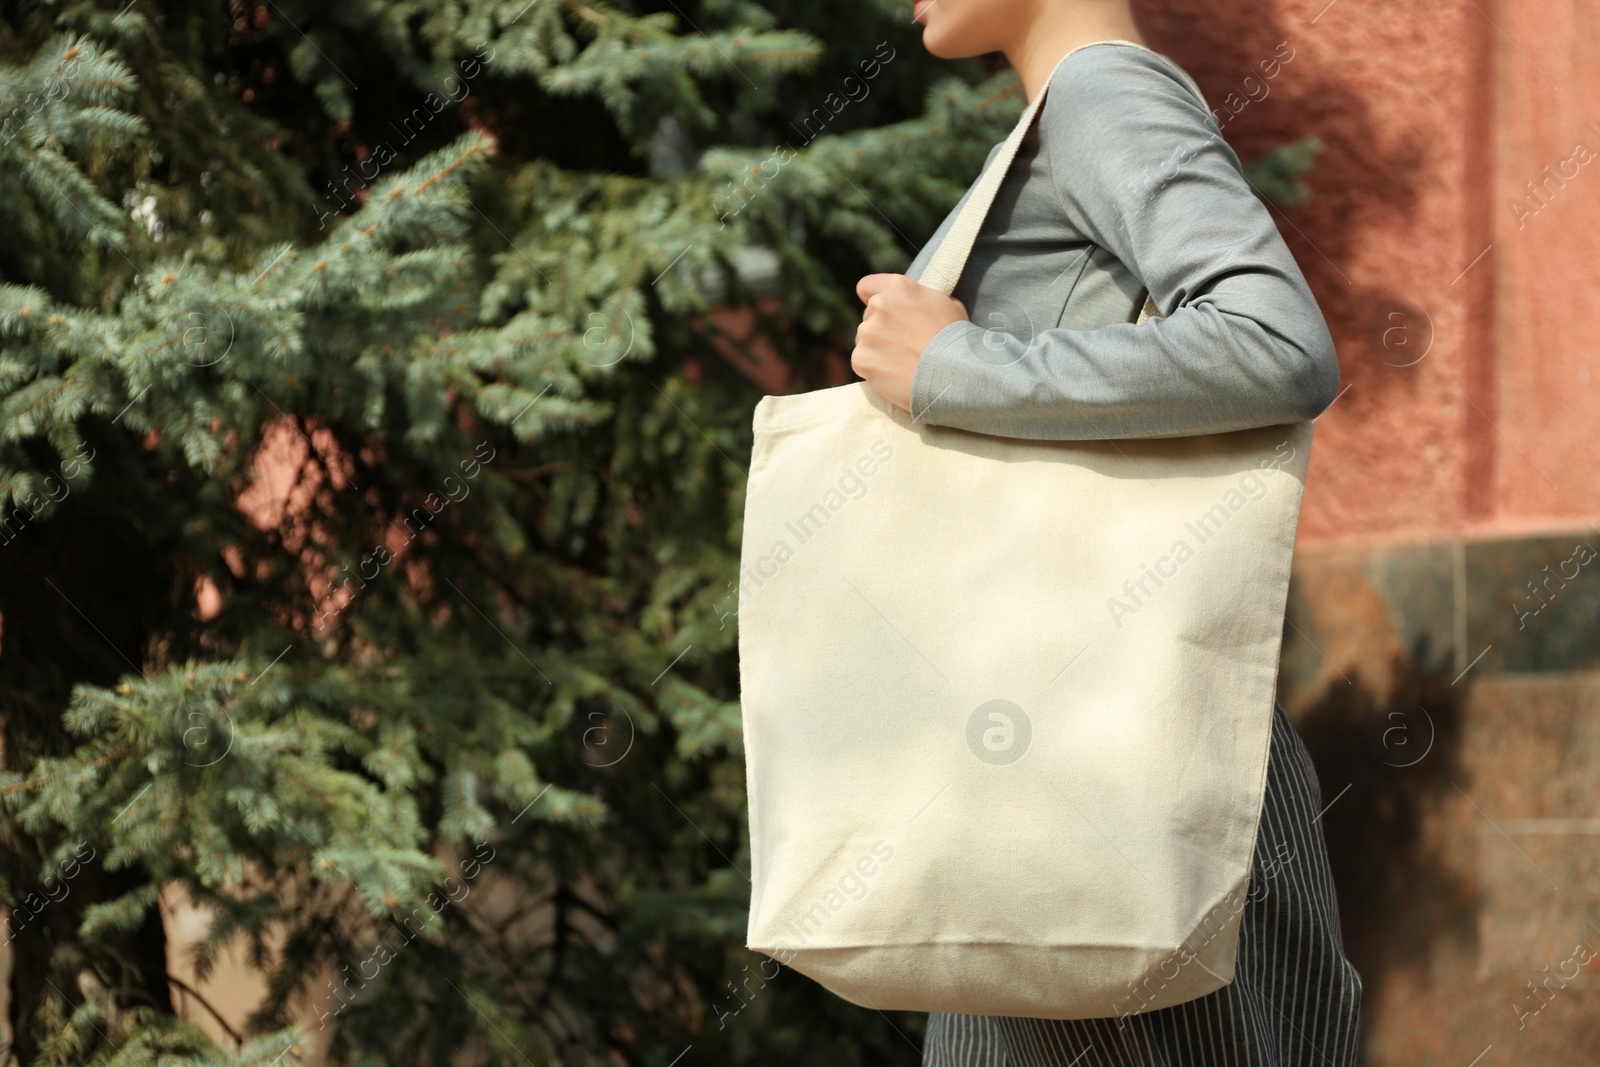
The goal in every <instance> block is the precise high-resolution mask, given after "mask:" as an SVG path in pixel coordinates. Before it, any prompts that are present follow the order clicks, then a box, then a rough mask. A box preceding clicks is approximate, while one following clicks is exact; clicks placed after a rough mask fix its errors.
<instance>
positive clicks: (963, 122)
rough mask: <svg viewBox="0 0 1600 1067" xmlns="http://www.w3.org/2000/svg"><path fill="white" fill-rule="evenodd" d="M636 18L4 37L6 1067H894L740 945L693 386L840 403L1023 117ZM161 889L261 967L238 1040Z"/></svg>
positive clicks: (858, 46) (777, 49)
mask: <svg viewBox="0 0 1600 1067" xmlns="http://www.w3.org/2000/svg"><path fill="white" fill-rule="evenodd" d="M654 7H655V5H650V6H649V7H648V9H647V7H646V6H645V5H636V4H611V3H606V2H601V0H595V2H589V3H584V2H578V0H534V2H532V3H524V0H507V2H488V0H443V2H435V3H413V2H377V0H373V2H367V3H359V4H339V5H335V4H330V3H320V4H319V3H309V2H305V0H281V2H279V3H275V4H268V5H261V6H255V5H247V4H244V3H242V2H238V0H233V2H231V3H228V4H221V3H212V2H204V3H201V2H193V3H183V2H179V3H172V4H164V5H161V6H160V8H159V9H157V8H155V7H154V6H153V5H150V4H147V3H145V2H143V0H135V2H134V3H132V4H124V3H123V2H121V0H119V2H115V3H111V2H108V3H104V4H97V3H85V2H64V3H50V4H46V3H38V2H31V3H4V4H0V9H3V10H4V14H5V19H4V26H5V28H4V30H0V182H3V189H4V193H5V195H4V196H0V226H3V228H4V232H5V233H7V234H8V235H9V236H10V237H11V239H10V240H8V241H7V242H5V243H4V245H3V246H0V503H3V505H4V507H3V511H0V715H3V730H4V733H3V745H4V748H3V753H0V755H3V763H0V768H3V769H0V835H3V838H4V849H3V855H0V894H3V899H4V901H5V902H6V904H7V905H8V907H9V908H10V925H9V927H8V928H7V932H6V934H5V935H4V936H5V937H6V938H8V939H9V945H8V948H9V950H10V952H11V954H12V960H13V964H14V968H15V969H14V973H13V979H12V985H11V1005H12V1016H13V1020H12V1021H13V1022H14V1024H15V1025H16V1033H15V1035H14V1038H15V1048H14V1051H15V1053H16V1055H17V1056H18V1059H19V1062H21V1063H28V1064H32V1063H40V1064H43V1063H51V1064H58V1063H59V1064H78V1063H85V1064H87V1063H118V1064H124V1063H125V1064H130V1065H132V1064H147V1063H149V1064H153V1063H157V1062H161V1063H179V1062H181V1063H196V1064H200V1063H205V1064H211V1063H215V1064H263V1065H264V1064H269V1063H274V1062H280V1063H288V1062H292V1061H293V1060H294V1059H295V1058H297V1056H298V1054H299V1053H301V1052H304V1051H305V1050H306V1049H308V1048H310V1047H312V1045H313V1044H315V1045H318V1046H326V1047H327V1048H328V1049H329V1050H330V1053H331V1056H332V1058H333V1060H334V1061H335V1062H348V1063H357V1064H380V1063H382V1064H398V1063H415V1064H435V1063H441V1062H446V1061H448V1060H450V1058H451V1057H452V1056H454V1055H456V1054H457V1053H459V1052H462V1051H465V1052H466V1054H467V1055H468V1058H469V1059H468V1061H469V1062H494V1063H507V1064H512V1063H528V1062H532V1063H541V1064H542V1063H564V1064H588V1063H619V1062H620V1063H636V1064H666V1063H669V1062H673V1061H674V1057H677V1056H679V1055H680V1054H682V1053H683V1052H684V1051H685V1050H686V1049H691V1050H692V1052H691V1057H692V1059H689V1060H686V1062H725V1063H749V1062H756V1061H758V1060H760V1061H763V1062H780V1061H781V1062H790V1063H828V1064H851V1063H867V1062H871V1063H881V1062H886V1061H898V1062H904V1063H913V1062H916V1059H917V1052H916V1049H917V1047H918V1046H919V1044H920V1032H919V1027H920V1025H921V1020H920V1018H919V1017H917V1016H914V1015H904V1014H896V1015H893V1016H889V1015H883V1014H880V1013H876V1012H871V1011H866V1010H862V1009H857V1008H854V1007H852V1006H850V1005H848V1004H845V1003H843V1002H841V1001H839V1000H838V999H837V998H834V997H832V996H831V995H830V994H827V993H825V992H823V991H822V990H821V989H820V988H818V987H816V986H815V985H814V984H812V983H810V982H809V981H807V980H806V979H804V978H802V977H800V976H798V975H794V974H789V973H781V972H780V973H777V974H776V975H775V976H774V970H775V965H774V964H772V963H771V962H770V961H767V962H766V963H765V964H763V962H762V961H763V960H764V959H765V958H764V957H758V956H756V955H754V954H752V953H749V952H747V951H746V950H744V949H743V948H742V945H743V933H744V923H745V914H746V907H747V903H748V889H749V887H748V884H747V881H746V878H745V873H746V872H748V870H749V854H748V848H747V844H748V843H747V841H746V840H745V834H744V827H745V817H744V793H743V778H742V774H743V754H742V749H741V747H740V737H739V706H738V702H737V655H736V652H737V650H736V643H735V642H736V632H737V631H736V623H737V619H736V614H735V611H734V609H735V607H736V605H737V589H736V584H735V581H736V572H737V554H738V532H739V522H740V516H741V513H742V507H743V480H744V470H743V462H744V461H745V460H746V459H747V458H748V455H749V451H750V414H751V409H752V408H753V406H754V404H755V402H756V400H757V399H759V396H760V393H759V390H758V389H757V388H756V387H755V386H754V385H753V383H752V382H751V381H749V380H748V379H747V378H745V377H743V376H742V375H741V374H740V373H739V372H738V371H737V370H735V369H734V368H733V367H732V366H731V365H730V364H729V363H727V362H725V361H723V360H721V359H719V358H717V357H716V356H715V355H713V354H711V353H712V346H713V345H723V346H727V347H728V348H730V349H732V350H736V351H739V352H744V353H745V354H746V355H747V357H748V358H750V359H752V360H759V359H760V358H761V357H760V356H759V355H758V352H759V350H760V349H761V347H762V346H763V345H765V346H770V347H771V349H772V350H774V351H776V352H778V353H779V355H780V358H782V359H783V360H784V361H785V363H786V365H788V366H789V368H790V370H791V383H792V384H791V388H795V389H800V388H807V387H813V386H816V385H820V384H825V383H826V382H828V381H829V380H830V379H829V378H828V376H827V373H828V372H827V370H826V368H827V366H828V363H827V360H826V358H825V357H826V356H827V355H828V354H829V353H836V352H837V350H838V348H839V346H840V339H841V338H845V337H848V336H849V335H850V334H851V332H852V331H853V328H854V325H855V323H856V322H857V321H858V318H859V307H858V306H857V305H856V302H855V300H854V297H853V296H852V295H851V294H852V290H853V283H854V280H855V279H856V278H858V277H859V276H860V275H861V274H863V273H867V272H869V271H878V270H900V269H903V268H904V267H905V265H906V263H907V262H908V261H909V258H910V255H911V253H912V252H914V250H915V245H914V244H912V243H911V241H910V240H909V239H908V237H907V235H916V236H920V235H924V234H927V233H930V232H931V231H932V230H933V228H934V226H935V225H936V224H937V222H938V221H939V219H940V218H942V216H943V215H944V213H945V212H946V211H947V210H948V209H949V207H950V206H951V205H952V204H953V203H954V202H955V201H956V199H958V198H959V196H960V195H961V192H962V191H963V189H964V188H965V186H966V183H967V181H969V180H970V177H971V175H972V174H973V173H974V172H975V170H976V168H977V166H978V165H979V164H980V163H981V162H982V159H983V157H984V154H985V153H986V152H987V150H988V148H989V147H990V146H991V145H992V144H993V143H994V142H995V141H996V140H998V139H1000V138H1001V137H1003V136H1004V135H1005V134H1006V132H1007V131H1008V130H1009V129H1010V126H1011V124H1012V122H1014V120H1015V118H1016V116H1017V115H1018V114H1019V113H1020V110H1021V106H1022V102H1021V99H1020V95H1019V94H1018V92H1017V90H1016V80H1015V77H1014V76H1013V75H1011V74H1010V73H1008V72H1004V71H998V70H995V69H993V68H991V67H987V66H985V65H984V64H982V63H979V62H975V61H974V62H968V63H964V64H958V65H956V67H955V68H954V73H951V68H950V67H949V66H948V65H946V64H943V63H939V62H936V61H933V60H930V59H929V58H928V57H926V56H925V54H923V53H922V52H921V49H920V46H919V45H918V44H917V42H916V40H915V37H914V36H913V34H914V33H915V31H914V30H913V28H912V27H911V26H910V25H909V19H908V18H907V16H906V12H905V10H904V5H903V4H900V3H894V2H890V0H874V2H871V3H866V4H861V3H843V2H833V0H830V2H827V3H822V4H817V3H811V4H800V3H780V2H775V0H774V2H768V3H761V4H757V3H752V2H742V0H701V2H697V3H687V2H686V3H681V4H679V3H673V2H671V0H669V2H668V3H666V4H665V5H660V10H655V9H654ZM1291 174H1292V168H1291ZM763 256H764V257H766V261H767V262H769V263H770V264H771V272H772V273H771V278H772V280H769V282H768V283H767V284H766V285H765V286H763V285H762V284H761V280H760V278H758V277H757V275H756V274H755V272H753V271H752V270H751V269H750V264H751V263H752V262H759V261H760V258H761V257H763ZM763 295H766V296H769V297H772V298H773V299H774V300H775V304H774V303H772V302H770V301H769V302H768V303H766V304H762V305H760V307H761V311H760V314H759V315H758V318H757V322H758V328H757V330H756V332H755V334H754V335H752V336H744V337H740V336H734V335H731V334H728V333H726V332H724V331H723V330H722V329H721V328H720V327H719V326H718V320H717V319H716V317H715V315H714V310H715V308H716V307H717V306H718V305H725V306H730V307H738V306H750V305H753V304H755V301H756V298H757V297H760V296H763ZM774 309H775V310H774ZM835 365H837V363H835ZM263 456H271V457H275V458H274V459H273V462H274V463H276V464H277V466H278V467H279V468H282V469H287V470H289V471H290V472H291V473H292V481H291V482H290V483H289V484H288V485H287V486H283V487H274V486H273V485H271V484H269V483H267V482H265V481H263V475H262V472H263V470H264V469H265V468H264V467H263V466H262V457H263ZM490 886H493V887H494V888H493V889H490V888H485V887H490ZM163 887H171V888H173V889H176V890H178V891H180V892H181V893H182V894H183V895H185V896H187V897H188V898H189V899H191V900H193V901H194V902H196V903H197V904H199V905H200V906H202V907H203V908H205V909H206V910H207V911H208V912H209V913H210V914H211V915H212V916H213V917H214V925H213V928H212V933H211V935H210V937H209V939H208V941H207V942H206V944H205V946H204V949H205V951H206V954H207V956H208V957H209V956H210V955H212V954H214V953H215V952H216V951H217V950H218V949H219V948H220V947H221V946H223V945H225V944H227V943H229V942H231V941H234V940H235V939H239V940H240V941H242V943H245V944H247V945H249V946H251V949H252V951H253V952H254V958H255V963H256V965H257V966H258V967H259V968H260V970H261V972H262V973H263V974H264V975H265V976H266V977H267V979H268V995H267V998H266V1000H265V1002H264V1003H263V1004H262V1005H261V1007H260V1009H259V1011H258V1012H257V1013H256V1014H255V1015H254V1016H253V1017H252V1018H250V1019H249V1020H248V1021H247V1023H246V1025H245V1026H244V1027H243V1030H242V1031H241V1032H237V1033H235V1034H234V1035H233V1040H232V1041H230V1042H227V1043H225V1045H224V1046H223V1047H220V1048H218V1047H213V1046H212V1044H211V1042H210V1041H209V1039H207V1038H206V1037H205V1035H204V1034H203V1033H202V1032H201V1031H200V1030H198V1029H197V1028H196V1027H194V1026H193V1025H191V1024H189V1023H186V1022H183V1021H181V1020H179V1019H178V1018H177V1017H176V1016H175V1014H174V1012H173V1010H172V1000H171V992H172V989H173V979H172V978H171V977H170V976H169V975H168V974H167V971H166V961H165V942H164V934H163V928H162V924H161V921H160V915H159V912H158V910H157V903H158V899H159V894H160V892H161V890H162V888H163ZM480 890H481V891H480ZM330 975H331V976H333V980H332V981H331V982H330V979H329V976H330ZM330 985H331V986H333V988H334V992H335V994H336V996H335V999H334V1000H333V1001H332V1002H331V1004H330V1008H329V1011H328V1013H327V1014H326V1015H325V1016H324V1017H323V1019H322V1022H324V1023H325V1024H326V1026H325V1028H324V1029H321V1030H312V1031H310V1032H307V1031H306V1030H305V1029H303V1028H302V1029H296V1028H294V1027H293V1026H291V1023H292V1022H293V1016H294V1013H295V1011H296V1010H297V1008H299V1007H300V1006H303V1005H304V1004H306V1003H309V1001H308V1000H307V997H308V996H311V995H316V994H319V993H322V992H325V991H326V990H327V988H328V987H329V986H330ZM190 992H192V991H190Z"/></svg>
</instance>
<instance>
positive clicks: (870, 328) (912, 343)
mask: <svg viewBox="0 0 1600 1067" xmlns="http://www.w3.org/2000/svg"><path fill="white" fill-rule="evenodd" d="M856 296H858V297H860V298H861V302H862V303H864V304H866V305H867V308H866V311H864V312H863V313H862V315H861V325H860V326H857V327H856V347H855V348H854V350H852V351H851V353H850V368H851V369H852V370H854V371H855V372H856V373H857V374H859V375H861V377H863V378H865V379H866V381H867V384H868V385H870V386H872V388H874V389H876V390H877V391H878V392H879V394H881V395H882V396H883V397H884V399H886V400H888V401H889V402H890V403H891V404H894V405H896V406H897V407H900V408H903V409H904V410H906V411H908V412H909V411H910V410H911V379H912V377H913V376H914V375H915V374H916V372H917V360H918V359H919V358H921V356H922V350H923V349H924V348H926V347H927V345H928V342H929V341H931V340H933V335H934V334H936V333H938V332H939V331H940V330H942V329H944V328H945V327H946V326H948V325H950V324H951V323H952V322H957V321H959V320H961V319H964V318H966V317H967V309H966V307H965V306H964V305H963V304H962V303H961V301H959V300H956V299H953V298H952V297H948V296H945V295H944V294H943V293H941V292H939V291H938V290H937V289H930V288H928V287H927V286H926V285H923V284H922V283H921V282H919V281H917V280H916V279H914V278H910V277H908V276H906V275H904V274H868V275H867V276H866V277H864V278H862V279H861V280H860V281H859V282H857V283H856Z"/></svg>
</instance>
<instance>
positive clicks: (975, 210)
mask: <svg viewBox="0 0 1600 1067" xmlns="http://www.w3.org/2000/svg"><path fill="white" fill-rule="evenodd" d="M1099 44H1127V45H1133V47H1135V48H1145V46H1144V45H1142V44H1139V43H1137V42H1135V41H1125V40H1122V39H1120V38H1118V39H1112V40H1104V41H1090V42H1089V43H1088V44H1080V45H1079V46H1078V47H1077V48H1074V49H1072V50H1071V51H1069V52H1067V54H1066V55H1064V56H1062V57H1061V59H1059V60H1057V61H1056V65H1055V67H1053V68H1052V69H1051V71H1050V77H1049V78H1046V79H1045V82H1044V85H1043V86H1041V87H1040V89H1039V95H1038V96H1036V97H1034V98H1033V101H1032V102H1031V103H1030V104H1028V106H1027V108H1026V109H1025V110H1024V111H1023V112H1022V116H1021V117H1020V118H1019V119H1017V124H1016V126H1014V127H1013V128H1012V130H1011V135H1010V136H1009V137H1007V138H1006V140H1005V144H1004V145H1002V146H1001V148H1000V154H999V155H998V156H996V157H995V158H994V162H992V163H990V164H989V169H988V170H986V171H984V172H983V174H982V175H981V176H980V177H979V178H978V183H977V184H976V185H974V186H973V187H972V193H971V195H969V196H968V197H967V202H966V203H965V204H964V205H963V206H962V208H961V213H960V214H959V215H957V216H956V220H955V222H953V223H951V224H950V229H949V231H948V232H947V233H946V234H945V235H944V239H943V240H942V241H940V242H939V247H938V248H936V249H934V252H933V257H932V258H931V259H929V260H928V266H927V267H926V268H925V269H924V270H923V272H922V275H921V277H919V278H918V281H920V282H921V283H922V284H923V285H926V286H927V287H928V288H930V289H937V290H938V291H939V292H941V293H943V294H944V295H945V296H949V295H950V294H951V293H952V292H954V291H955V287H956V281H957V280H958V279H959V278H960V277H961V271H962V270H963V269H964V268H965V267H966V265H967V257H968V256H969V255H970V254H971V253H972V244H973V242H974V241H975V240H977V237H978V230H979V228H980V227H981V226H982V225H983V220H984V219H985V218H986V217H987V216H988V214H989V208H990V206H991V205H993V203H994V197H995V193H997V192H998V191H999V190H1000V183H1001V181H1002V180H1004V178H1005V176H1006V172H1007V171H1008V170H1010V169H1011V161H1012V160H1013V159H1015V158H1016V155H1017V149H1018V148H1019V147H1020V146H1021V145H1022V139H1023V138H1024V137H1026V136H1027V133H1028V127H1029V126H1031V125H1032V124H1033V119H1034V116H1035V115H1037V114H1038V113H1039V108H1040V107H1041V106H1042V105H1043V104H1044V98H1045V94H1046V93H1048V92H1049V91H1050V78H1053V77H1055V73H1056V71H1057V70H1060V69H1061V64H1062V63H1063V62H1065V61H1066V58H1067V56H1070V55H1071V54H1072V53H1073V52H1077V51H1079V50H1081V49H1084V48H1092V47H1094V46H1095V45H1099ZM1145 51H1147V52H1154V51H1155V50H1154V49H1152V48H1145ZM1156 54H1157V55H1160V53H1159V52H1157V53H1156ZM1204 100H1205V98H1204V96H1202V97H1201V101H1202V102H1204ZM1160 315H1161V310H1160V309H1159V308H1158V307H1156V303H1155V300H1154V299H1153V298H1152V297H1151V296H1150V291H1149V290H1148V289H1146V290H1145V296H1144V307H1143V308H1142V310H1141V311H1140V312H1139V321H1140V322H1144V321H1145V320H1146V319H1150V318H1158V317H1160Z"/></svg>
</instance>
